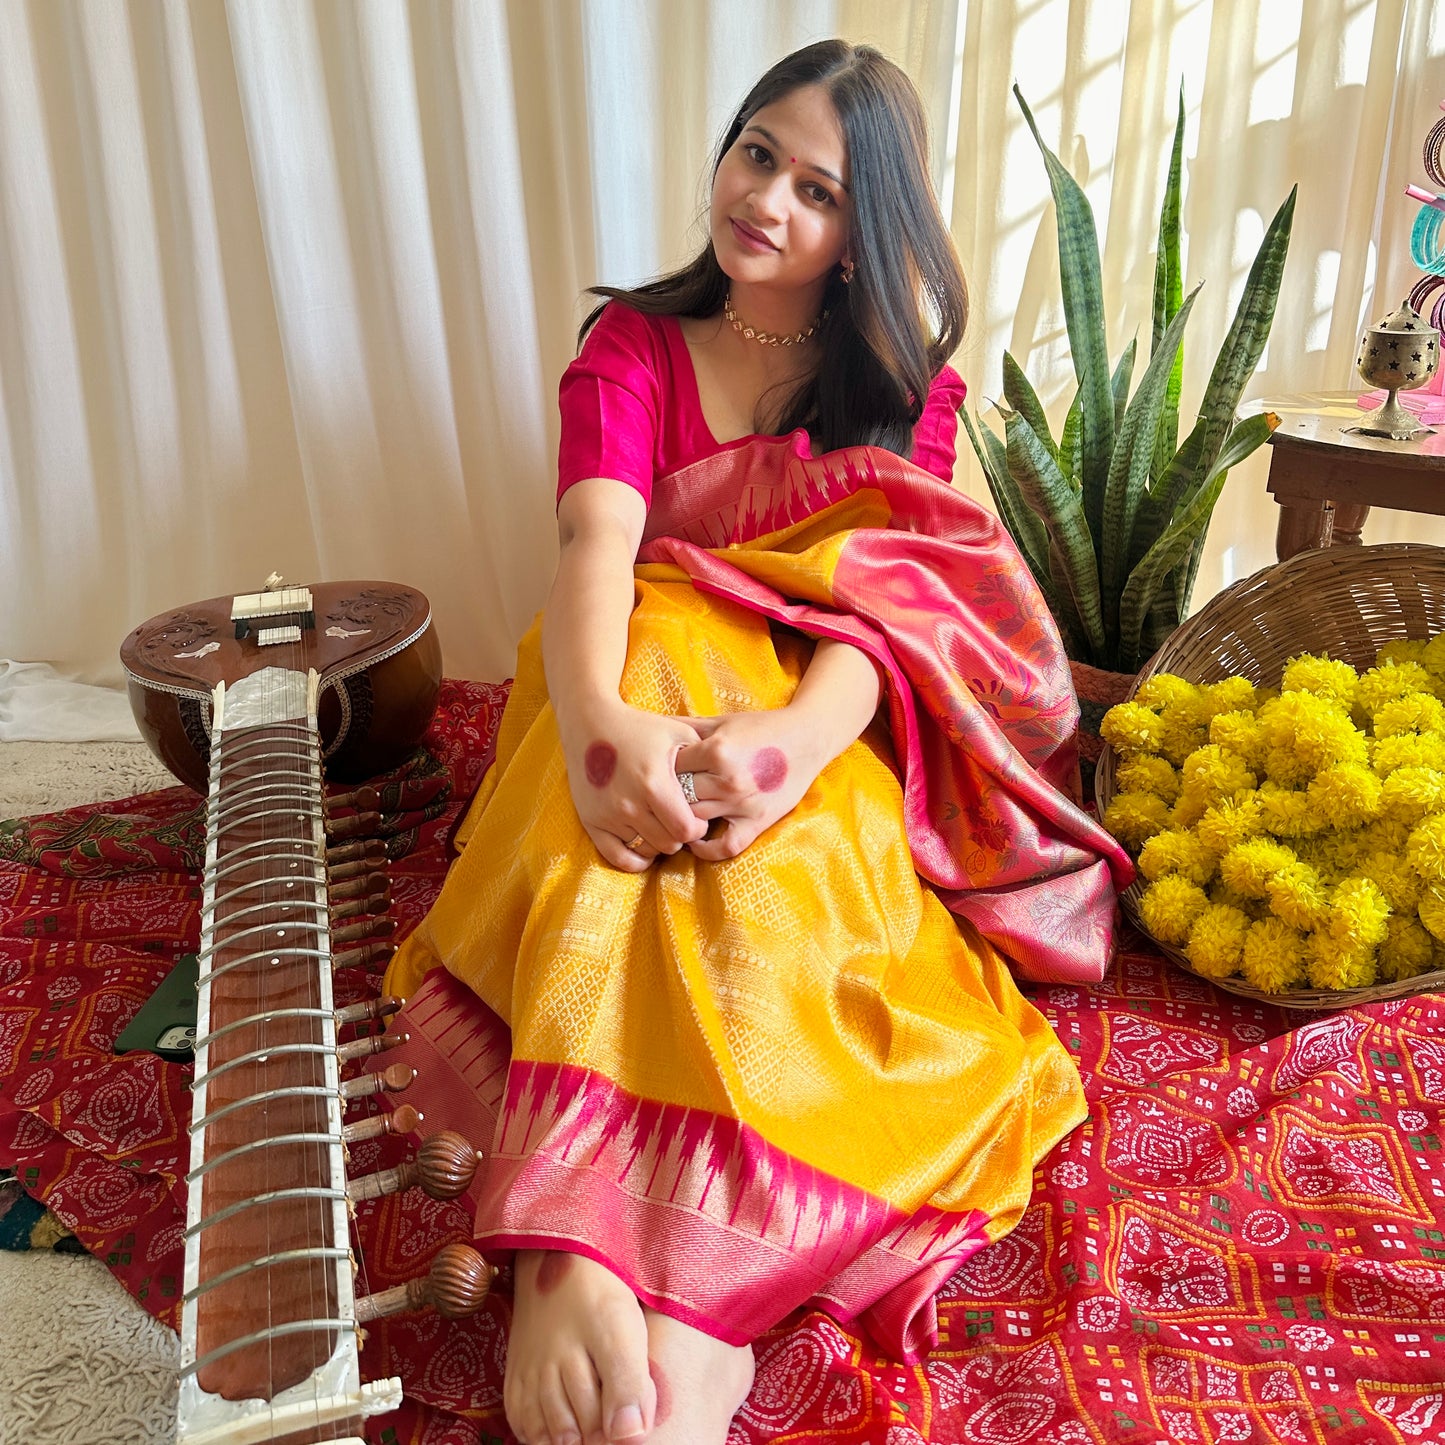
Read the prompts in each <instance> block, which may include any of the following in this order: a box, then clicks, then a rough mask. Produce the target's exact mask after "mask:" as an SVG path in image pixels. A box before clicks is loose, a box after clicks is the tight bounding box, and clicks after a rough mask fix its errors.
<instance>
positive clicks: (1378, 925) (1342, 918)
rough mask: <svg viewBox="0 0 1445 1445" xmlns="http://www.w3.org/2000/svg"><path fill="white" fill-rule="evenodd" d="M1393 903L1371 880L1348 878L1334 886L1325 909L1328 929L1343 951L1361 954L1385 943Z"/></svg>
mask: <svg viewBox="0 0 1445 1445" xmlns="http://www.w3.org/2000/svg"><path fill="white" fill-rule="evenodd" d="M1389 917H1390V901H1389V899H1387V898H1386V897H1385V895H1384V894H1383V893H1382V892H1381V891H1380V888H1379V885H1378V884H1375V883H1372V882H1371V881H1370V880H1369V879H1368V878H1361V877H1358V876H1357V877H1354V878H1346V879H1345V880H1344V882H1342V883H1338V884H1336V885H1335V887H1334V889H1333V890H1332V891H1331V893H1330V901H1329V906H1328V907H1327V908H1326V909H1325V919H1324V924H1325V929H1326V931H1327V932H1328V933H1329V935H1330V937H1331V938H1333V939H1334V940H1335V942H1336V943H1338V944H1339V945H1340V946H1341V947H1342V948H1346V949H1350V950H1353V951H1355V952H1359V951H1361V950H1364V949H1372V948H1375V947H1377V946H1378V945H1379V944H1381V943H1383V942H1384V940H1385V934H1386V932H1387V929H1386V924H1387V923H1388V921H1389Z"/></svg>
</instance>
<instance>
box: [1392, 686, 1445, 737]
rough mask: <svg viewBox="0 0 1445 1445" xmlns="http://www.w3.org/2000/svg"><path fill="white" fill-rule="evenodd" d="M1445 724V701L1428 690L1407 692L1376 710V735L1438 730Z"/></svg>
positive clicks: (1394, 735)
mask: <svg viewBox="0 0 1445 1445" xmlns="http://www.w3.org/2000/svg"><path fill="white" fill-rule="evenodd" d="M1442 727H1445V703H1442V702H1441V701H1440V699H1439V698H1438V697H1433V696H1432V695H1431V694H1430V693H1428V692H1407V693H1406V694H1405V696H1404V697H1401V698H1396V699H1395V701H1394V702H1387V703H1382V704H1381V705H1380V706H1379V707H1378V708H1376V709H1375V736H1376V737H1377V738H1393V737H1398V736H1399V735H1400V734H1401V733H1431V732H1439V731H1440V729H1441V728H1442Z"/></svg>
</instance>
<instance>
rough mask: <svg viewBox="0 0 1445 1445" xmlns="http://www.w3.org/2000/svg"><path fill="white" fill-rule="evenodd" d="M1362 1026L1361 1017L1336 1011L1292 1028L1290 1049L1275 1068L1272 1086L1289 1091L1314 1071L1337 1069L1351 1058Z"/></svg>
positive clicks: (1327, 1071) (1302, 1082) (1282, 1091)
mask: <svg viewBox="0 0 1445 1445" xmlns="http://www.w3.org/2000/svg"><path fill="white" fill-rule="evenodd" d="M1365 1027H1366V1025H1365V1023H1364V1021H1363V1020H1362V1019H1357V1018H1353V1017H1351V1016H1350V1015H1349V1014H1338V1015H1336V1016H1335V1017H1334V1018H1328V1019H1321V1020H1319V1022H1317V1023H1311V1024H1305V1025H1304V1027H1303V1028H1299V1029H1296V1030H1295V1035H1294V1042H1293V1043H1292V1045H1291V1046H1290V1051H1289V1053H1288V1054H1286V1055H1285V1057H1284V1059H1283V1060H1282V1061H1281V1063H1280V1066H1279V1068H1278V1070H1276V1072H1275V1078H1274V1083H1275V1087H1276V1088H1277V1089H1278V1090H1279V1091H1280V1092H1281V1093H1285V1094H1288V1093H1292V1092H1293V1091H1294V1090H1295V1089H1298V1088H1299V1087H1300V1086H1301V1085H1303V1084H1306V1083H1308V1082H1309V1081H1310V1080H1311V1079H1312V1078H1314V1077H1315V1075H1316V1074H1322V1073H1330V1072H1334V1071H1338V1070H1340V1066H1341V1064H1342V1063H1344V1062H1345V1061H1346V1060H1349V1059H1351V1058H1352V1056H1353V1054H1354V1051H1355V1045H1356V1044H1358V1043H1359V1041H1360V1037H1361V1035H1363V1033H1364V1032H1365Z"/></svg>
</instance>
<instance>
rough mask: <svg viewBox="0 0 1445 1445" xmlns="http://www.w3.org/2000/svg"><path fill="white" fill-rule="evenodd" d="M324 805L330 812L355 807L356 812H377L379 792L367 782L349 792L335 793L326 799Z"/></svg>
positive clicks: (379, 807) (379, 801)
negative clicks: (363, 785)
mask: <svg viewBox="0 0 1445 1445" xmlns="http://www.w3.org/2000/svg"><path fill="white" fill-rule="evenodd" d="M326 807H327V810H328V811H331V812H339V811H340V810H342V809H355V810H356V811H357V812H358V813H379V812H380V811H381V794H380V793H378V792H377V790H376V789H375V788H373V787H371V786H370V785H369V784H368V785H367V786H365V787H361V788H353V789H352V790H351V792H349V793H337V794H336V795H335V796H334V797H331V798H328V799H327V800H326Z"/></svg>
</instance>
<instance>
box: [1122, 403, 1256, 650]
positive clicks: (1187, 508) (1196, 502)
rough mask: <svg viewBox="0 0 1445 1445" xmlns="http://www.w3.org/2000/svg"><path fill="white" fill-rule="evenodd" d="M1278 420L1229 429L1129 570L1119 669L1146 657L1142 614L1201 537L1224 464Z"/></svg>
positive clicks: (1245, 453)
mask: <svg viewBox="0 0 1445 1445" xmlns="http://www.w3.org/2000/svg"><path fill="white" fill-rule="evenodd" d="M1278 421H1279V419H1278V417H1275V416H1274V415H1273V414H1272V413H1262V414H1260V415H1259V416H1252V417H1249V418H1247V419H1246V420H1245V421H1242V422H1240V424H1239V425H1238V426H1237V427H1235V428H1234V430H1233V431H1232V432H1231V433H1230V434H1229V438H1228V440H1227V441H1226V443H1225V445H1224V446H1223V447H1221V448H1220V451H1219V456H1218V458H1217V459H1216V461H1215V464H1214V465H1213V466H1212V467H1210V469H1209V471H1208V473H1207V474H1206V475H1205V478H1204V480H1203V482H1201V483H1200V485H1199V486H1198V487H1197V488H1196V489H1195V491H1194V493H1193V495H1192V496H1190V497H1189V498H1187V499H1186V500H1185V502H1184V503H1183V505H1182V506H1181V507H1180V508H1179V511H1178V513H1177V515H1176V516H1175V519H1174V521H1173V522H1172V523H1171V524H1170V525H1169V526H1168V527H1166V528H1165V530H1164V534H1163V535H1162V536H1161V537H1160V538H1159V540H1158V541H1157V542H1155V544H1154V545H1153V546H1152V547H1151V548H1150V549H1149V550H1148V552H1146V553H1145V554H1144V557H1143V559H1142V560H1141V561H1140V563H1139V565H1138V566H1137V567H1135V568H1134V570H1133V572H1131V573H1130V574H1129V580H1128V582H1127V583H1126V584H1125V586H1124V591H1123V595H1122V596H1121V598H1120V600H1119V655H1118V666H1119V667H1120V669H1121V670H1122V671H1125V672H1133V671H1136V670H1137V669H1138V668H1139V667H1141V666H1142V665H1143V663H1144V662H1145V661H1146V660H1147V654H1143V653H1142V648H1143V626H1144V619H1145V618H1146V617H1147V616H1148V614H1149V612H1150V610H1151V609H1152V608H1153V607H1154V604H1155V601H1156V599H1157V598H1158V596H1159V593H1160V591H1161V589H1162V587H1163V585H1164V582H1165V580H1166V579H1167V577H1168V575H1169V574H1170V572H1172V571H1173V570H1174V569H1175V568H1176V567H1178V566H1180V565H1181V564H1182V563H1185V562H1186V560H1187V559H1188V557H1189V554H1190V551H1191V549H1192V548H1194V547H1195V546H1196V544H1197V543H1198V542H1199V541H1200V540H1201V539H1202V538H1203V536H1204V532H1205V529H1206V528H1207V527H1208V526H1209V519H1210V517H1211V515H1212V514H1213V512H1214V504H1215V503H1216V502H1217V501H1218V500H1219V494H1220V492H1221V491H1222V490H1223V489H1224V483H1225V481H1226V480H1227V479H1228V476H1229V469H1230V468H1231V467H1232V466H1234V465H1236V464H1237V463H1238V462H1240V461H1242V460H1243V459H1244V458H1245V457H1247V456H1248V455H1249V454H1250V452H1252V451H1254V449H1255V448H1256V447H1257V446H1259V444H1260V443H1261V442H1262V441H1263V440H1264V439H1265V437H1267V436H1268V435H1269V433H1270V432H1271V431H1272V430H1273V429H1274V427H1275V426H1276V425H1278Z"/></svg>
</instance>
